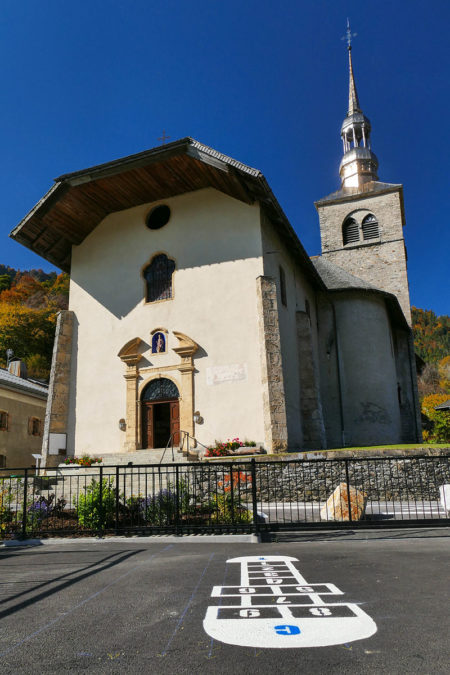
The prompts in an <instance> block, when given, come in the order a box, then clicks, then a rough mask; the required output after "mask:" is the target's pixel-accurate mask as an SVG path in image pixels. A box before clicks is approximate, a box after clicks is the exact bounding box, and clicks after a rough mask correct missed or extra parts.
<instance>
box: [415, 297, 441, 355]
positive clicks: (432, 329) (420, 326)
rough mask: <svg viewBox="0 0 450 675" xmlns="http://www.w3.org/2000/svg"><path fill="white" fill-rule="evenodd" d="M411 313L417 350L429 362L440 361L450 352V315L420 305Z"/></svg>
mask: <svg viewBox="0 0 450 675" xmlns="http://www.w3.org/2000/svg"><path fill="white" fill-rule="evenodd" d="M411 313H412V324H413V332H414V345H415V349H416V352H417V353H418V354H419V356H421V357H422V358H423V360H424V361H426V362H427V363H438V361H440V360H441V359H443V358H444V357H445V356H448V355H449V354H450V317H448V316H446V315H445V314H444V315H443V316H436V314H435V313H434V312H432V311H431V310H430V309H419V308H418V307H411Z"/></svg>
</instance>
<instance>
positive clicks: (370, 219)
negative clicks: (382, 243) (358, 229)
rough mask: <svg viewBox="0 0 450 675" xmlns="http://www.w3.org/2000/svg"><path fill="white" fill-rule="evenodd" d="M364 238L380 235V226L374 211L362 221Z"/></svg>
mask: <svg viewBox="0 0 450 675" xmlns="http://www.w3.org/2000/svg"><path fill="white" fill-rule="evenodd" d="M362 231H363V239H364V240H366V239H378V237H379V236H380V228H379V227H378V220H377V219H376V218H375V216H374V215H373V213H369V215H368V216H366V217H365V218H364V220H363V222H362Z"/></svg>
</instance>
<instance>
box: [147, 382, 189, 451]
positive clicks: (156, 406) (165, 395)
mask: <svg viewBox="0 0 450 675" xmlns="http://www.w3.org/2000/svg"><path fill="white" fill-rule="evenodd" d="M179 398H180V393H179V391H178V388H177V386H176V384H175V383H174V382H172V380H168V379H167V378H165V377H159V378H157V379H155V380H151V381H150V382H149V383H148V384H147V385H146V387H145V388H144V390H143V392H142V395H141V419H142V447H143V448H164V447H166V445H167V443H168V442H169V440H170V439H171V437H172V441H173V444H174V445H179V443H180V404H179Z"/></svg>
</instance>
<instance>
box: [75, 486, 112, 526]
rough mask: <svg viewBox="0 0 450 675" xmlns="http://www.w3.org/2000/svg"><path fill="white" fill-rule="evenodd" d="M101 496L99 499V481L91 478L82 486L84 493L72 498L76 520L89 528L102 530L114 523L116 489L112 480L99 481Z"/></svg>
mask: <svg viewBox="0 0 450 675" xmlns="http://www.w3.org/2000/svg"><path fill="white" fill-rule="evenodd" d="M101 486H102V498H101V501H100V481H96V480H93V481H92V483H91V484H90V485H88V486H87V487H85V488H84V490H85V494H84V495H83V494H81V495H80V496H79V497H78V502H77V501H76V498H75V499H74V504H75V506H76V511H77V516H78V522H79V523H80V525H83V527H86V528H89V529H90V530H102V529H105V528H108V527H112V526H113V525H114V519H115V511H116V490H115V488H114V485H113V480H112V479H111V478H110V479H108V480H106V479H104V480H103V481H102V482H101Z"/></svg>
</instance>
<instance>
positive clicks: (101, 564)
mask: <svg viewBox="0 0 450 675" xmlns="http://www.w3.org/2000/svg"><path fill="white" fill-rule="evenodd" d="M448 544H449V539H448V531H446V530H444V529H442V528H441V529H434V530H415V531H413V530H395V531H394V530H393V531H382V532H367V531H366V532H364V531H357V532H348V531H335V532H330V533H324V532H317V533H312V534H311V533H309V534H308V533H304V534H292V535H290V534H284V535H280V536H279V537H278V540H277V541H272V542H270V543H261V544H258V543H235V541H233V542H229V541H228V540H227V541H226V542H225V543H224V542H222V541H218V540H217V539H216V540H213V541H212V540H205V538H198V540H197V541H195V542H193V543H192V542H187V541H185V540H180V539H176V538H172V539H170V540H168V539H164V538H153V539H144V538H143V539H142V540H136V539H133V540H127V539H123V540H120V541H117V540H115V541H108V540H106V541H102V542H98V543H95V542H86V541H83V540H80V539H79V540H75V541H72V542H70V543H52V544H49V545H40V546H39V545H38V546H29V547H14V548H12V547H8V548H1V549H0V572H1V575H0V588H1V594H0V617H1V624H0V671H1V672H2V673H64V672H67V671H69V672H76V673H78V672H80V673H81V672H93V673H200V672H205V673H210V672H211V673H253V672H255V673H256V672H257V673H275V672H281V673H301V672H302V673H327V674H328V673H358V674H359V673H389V674H393V673H421V674H422V675H426V674H429V673H448V672H449V670H450V653H449V648H448V635H447V633H448V587H449V584H448V576H449V575H448V550H449V546H448ZM235 558H238V559H239V560H238V561H234V562H227V561H230V560H232V559H235ZM252 594H253V597H250V596H251V595H252ZM208 608H210V609H208ZM206 615H208V619H207V620H206V621H204V620H205V616H206ZM302 640H303V641H304V642H303V643H302ZM261 641H262V642H263V646H262V645H261V644H257V643H258V642H261ZM312 643H314V644H316V645H322V646H310V645H311V644H312ZM255 644H257V646H255ZM294 644H295V646H294ZM298 645H300V646H298Z"/></svg>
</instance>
